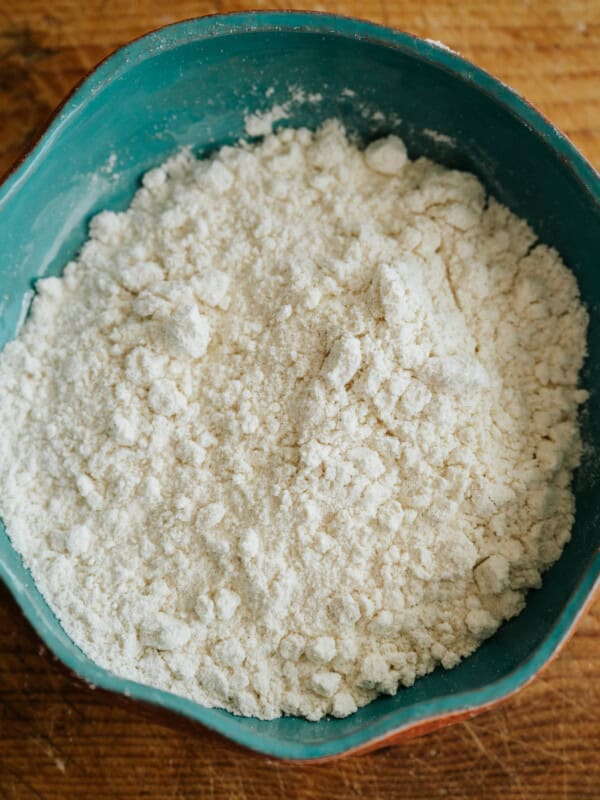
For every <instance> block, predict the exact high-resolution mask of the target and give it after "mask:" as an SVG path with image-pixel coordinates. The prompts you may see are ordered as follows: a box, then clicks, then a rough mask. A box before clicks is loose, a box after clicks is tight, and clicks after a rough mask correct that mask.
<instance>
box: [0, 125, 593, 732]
mask: <svg viewBox="0 0 600 800" xmlns="http://www.w3.org/2000/svg"><path fill="white" fill-rule="evenodd" d="M38 290H39V296H38V298H37V299H36V300H35V302H34V305H33V311H32V314H31V317H30V319H29V320H28V322H27V323H26V325H25V327H24V330H23V331H22V333H21V335H20V336H19V338H18V339H17V340H16V341H15V342H13V343H12V344H10V345H8V346H7V347H6V349H5V351H4V354H3V356H2V359H1V367H0V430H1V436H0V511H1V513H2V516H3V518H4V519H5V521H6V524H7V529H8V531H9V534H10V536H11V539H12V541H13V543H14V545H15V546H16V547H17V548H18V550H19V551H20V552H21V553H22V554H23V556H24V560H25V563H26V564H27V565H28V566H29V568H30V569H31V571H32V574H33V576H34V578H35V580H36V582H37V585H38V586H39V588H40V590H41V591H42V592H43V594H44V595H45V596H46V598H47V599H48V602H49V603H50V605H51V606H52V608H53V609H54V610H55V612H56V614H57V615H58V617H59V618H60V620H61V621H62V624H63V625H64V628H65V630H66V631H67V632H68V634H69V635H70V636H71V637H72V638H73V640H74V641H75V642H76V643H77V644H78V645H79V646H80V647H81V648H82V649H83V650H84V651H85V652H86V653H87V654H88V655H89V656H90V657H91V658H93V659H94V660H95V661H97V662H98V663H99V664H101V665H103V666H105V667H107V668H109V669H111V670H113V671H114V672H116V673H118V674H120V675H123V676H126V677H128V678H131V679H134V680H137V681H141V682H144V683H150V684H153V685H155V686H159V687H161V688H164V689H168V690H170V691H173V692H176V693H178V694H182V695H185V696H187V697H191V698H194V699H195V700H197V701H199V702H200V703H203V704H206V705H211V706H223V707H225V708H228V709H231V710H232V711H234V712H236V713H241V714H247V715H257V716H261V717H265V718H272V717H276V716H278V715H279V714H281V713H282V712H284V713H288V714H300V715H305V716H307V717H308V718H309V719H318V718H319V717H321V716H322V715H323V714H326V713H328V712H331V713H333V714H335V715H337V716H344V715H347V714H349V713H351V712H352V711H353V710H355V709H356V707H357V706H361V705H364V704H365V703H367V702H369V701H370V700H371V699H372V698H374V697H375V696H376V694H377V693H378V692H385V693H390V694H393V693H394V692H395V691H396V690H397V687H398V686H399V685H401V686H402V685H403V686H409V685H411V684H412V683H413V681H414V680H415V678H417V677H418V676H420V675H423V674H425V673H427V672H429V671H431V670H432V669H433V668H434V667H435V666H436V665H437V664H440V663H441V664H442V665H443V666H444V667H446V668H450V667H453V666H454V665H455V664H457V662H458V661H459V660H460V659H461V658H462V657H463V656H466V655H468V654H469V653H471V652H473V650H474V649H475V648H476V647H477V646H478V645H479V644H480V642H481V641H482V640H483V639H485V638H486V637H488V636H490V635H491V634H492V633H493V632H494V631H495V630H496V628H497V627H498V625H499V624H500V623H501V622H502V621H503V620H504V619H507V618H508V617H511V616H513V615H514V614H517V613H518V612H519V611H520V610H521V608H522V607H523V598H524V594H525V592H526V590H527V589H528V588H529V587H532V586H538V585H539V583H540V573H541V572H542V571H543V570H544V569H545V568H546V567H548V565H549V564H551V563H552V562H553V561H555V560H556V559H557V558H558V557H559V555H560V553H561V551H562V548H563V546H564V544H565V542H566V541H567V540H568V538H569V535H570V528H571V524H572V520H573V497H572V494H571V491H570V486H569V484H570V478H571V472H572V470H573V468H574V467H575V466H576V465H577V463H578V460H579V455H580V442H579V434H578V426H577V407H578V404H579V403H581V402H582V401H583V400H584V399H585V392H583V391H581V390H578V389H577V378H578V371H579V369H580V367H581V364H582V360H583V357H584V351H585V330H586V322H587V316H586V312H585V310H584V308H583V307H582V305H581V304H580V302H579V298H578V291H577V286H576V282H575V279H574V277H573V275H572V273H571V272H570V271H569V270H568V269H567V268H566V267H565V266H564V265H563V264H562V262H561V260H560V258H559V256H558V255H557V253H556V252H554V251H553V250H551V249H549V248H547V247H545V246H543V245H535V237H534V234H533V233H532V232H531V230H530V229H529V228H528V226H527V225H526V223H525V222H523V221H522V220H519V219H517V218H516V217H515V216H513V215H512V214H511V213H510V212H509V211H508V210H507V209H506V208H503V207H502V206H500V205H498V204H497V203H495V202H494V201H493V200H490V201H489V202H488V203H487V205H486V201H485V197H484V191H483V189H482V187H481V185H480V183H479V182H478V181H477V180H476V178H474V177H473V176H472V175H469V174H465V173H459V172H452V171H449V170H447V169H444V168H443V167H441V166H439V165H436V164H434V163H432V162H430V161H427V160H425V159H419V160H417V161H413V162H411V161H408V160H407V158H406V151H405V149H404V147H403V145H402V143H401V142H400V140H398V139H395V138H394V137H391V138H389V139H387V140H383V141H380V142H377V143H375V144H373V145H372V146H370V147H369V148H368V149H367V151H366V153H363V152H360V151H359V150H357V149H356V148H355V147H354V146H353V145H351V144H349V143H348V141H347V140H346V138H345V135H344V132H343V130H342V128H341V127H340V126H339V124H337V123H334V122H332V123H328V124H327V125H326V126H325V127H324V128H323V129H322V130H321V131H320V132H318V133H317V134H316V135H315V136H313V135H311V134H310V133H309V132H308V131H306V130H298V131H292V130H286V131H282V132H280V133H279V134H278V135H276V136H273V135H271V136H268V137H267V138H266V139H265V141H264V142H263V143H262V144H260V145H259V146H257V147H252V148H251V147H249V146H241V147H237V148H230V147H227V148H224V149H223V150H221V152H220V153H219V154H218V156H217V157H216V158H214V159H213V160H211V161H196V160H195V159H194V158H193V157H192V156H191V155H189V154H188V153H183V154H180V155H178V156H176V157H175V158H173V159H171V160H170V161H169V162H167V164H166V165H165V166H164V167H162V168H160V169H156V170H153V171H152V172H150V173H148V174H147V175H146V176H145V178H144V188H142V189H141V190H140V191H139V192H138V194H137V195H136V197H135V199H134V201H133V203H132V206H131V208H130V210H129V211H127V212H126V213H122V214H114V213H111V212H105V213H103V214H100V215H99V216H98V217H97V218H96V219H95V220H94V221H93V223H92V226H91V238H90V240H89V241H88V242H87V244H86V245H85V246H84V248H83V250H82V253H81V255H80V257H79V259H78V261H76V262H74V263H71V264H69V265H68V266H67V268H66V270H65V273H64V277H63V278H62V279H57V278H49V279H47V280H43V281H40V283H39V284H38Z"/></svg>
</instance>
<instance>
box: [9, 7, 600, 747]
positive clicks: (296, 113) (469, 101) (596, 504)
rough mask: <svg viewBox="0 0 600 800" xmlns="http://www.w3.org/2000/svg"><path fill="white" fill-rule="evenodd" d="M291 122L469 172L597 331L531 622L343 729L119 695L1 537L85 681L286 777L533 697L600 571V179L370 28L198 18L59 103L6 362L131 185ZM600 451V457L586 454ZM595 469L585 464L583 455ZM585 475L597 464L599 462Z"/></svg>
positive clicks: (118, 684)
mask: <svg viewBox="0 0 600 800" xmlns="http://www.w3.org/2000/svg"><path fill="white" fill-rule="evenodd" d="M274 104H280V105H282V104H285V106H284V110H285V111H286V113H287V116H286V118H285V119H281V120H280V121H279V123H278V124H284V125H294V126H298V125H306V126H309V127H315V126H317V125H319V123H321V122H322V121H323V120H325V119H327V118H329V117H332V116H335V117H338V118H340V119H342V120H343V122H344V123H345V125H346V126H347V129H348V131H349V132H351V133H352V134H355V135H357V137H358V138H359V139H360V140H361V141H363V142H365V141H368V140H369V139H371V138H373V137H376V136H379V135H382V134H384V133H388V132H391V131H394V132H396V133H398V134H399V135H400V136H402V137H403V138H404V140H405V142H406V144H407V146H408V149H409V152H410V154H411V155H413V156H414V155H417V154H423V155H427V156H430V157H432V158H434V159H437V160H439V161H441V162H443V163H444V164H447V165H448V166H451V167H458V168H461V169H468V170H471V171H473V172H475V173H476V174H477V175H478V176H479V177H480V179H481V180H482V181H483V182H484V184H485V186H486V187H487V189H488V190H489V192H491V193H492V194H493V195H495V196H496V197H497V198H498V199H499V200H500V201H501V202H502V203H505V204H506V205H508V206H510V208H512V209H513V211H515V212H516V213H517V214H519V215H520V216H522V217H525V218H526V219H527V220H529V222H530V223H531V224H532V225H533V227H534V228H535V230H536V231H537V233H538V235H539V236H540V238H541V239H542V240H543V241H545V242H547V243H550V244H552V245H554V246H555V247H557V248H558V250H559V251H560V252H561V253H562V255H563V257H564V259H565V260H566V262H567V263H568V264H569V266H570V267H571V268H572V269H573V270H574V272H575V273H576V275H577V279H578V281H579V286H580V288H581V293H582V295H583V298H584V300H585V302H586V303H587V304H588V306H589V309H590V314H591V325H590V330H589V358H588V361H587V365H586V368H585V372H584V379H583V380H584V385H585V386H586V387H587V388H589V389H590V390H591V392H592V394H591V399H590V401H589V403H588V406H587V410H586V412H585V414H584V417H583V424H584V436H585V440H586V442H587V444H588V448H587V452H588V459H587V461H586V463H584V465H583V467H582V468H581V469H580V470H579V473H578V475H577V476H576V479H575V483H574V486H575V492H576V495H577V520H576V523H575V527H574V530H573V537H572V540H571V542H570V543H569V544H568V545H567V547H566V549H565V552H564V555H563V557H562V558H561V559H560V560H559V561H558V563H557V564H555V566H554V567H553V568H552V569H551V570H550V571H549V572H548V573H547V574H546V575H545V577H544V583H543V587H542V588H541V589H540V590H538V591H534V592H531V593H530V595H529V598H528V603H527V607H526V609H525V610H524V611H523V613H522V614H520V615H519V616H518V617H517V618H516V619H513V620H512V621H510V622H509V623H507V624H505V625H504V626H503V627H502V628H501V629H500V630H499V632H498V633H497V634H496V635H495V636H494V637H493V638H491V639H490V640H489V641H487V642H486V643H485V644H484V645H483V646H482V647H481V648H480V649H479V650H478V651H477V653H475V654H474V655H473V656H471V657H470V658H468V659H466V660H465V661H463V663H461V664H460V665H459V666H458V667H456V668H455V669H453V670H451V671H448V672H447V671H444V670H437V671H436V672H434V673H433V674H431V675H429V676H427V677H425V678H421V679H420V680H418V681H417V682H416V683H415V685H414V686H413V687H412V688H410V689H402V690H401V691H400V692H399V693H398V694H397V695H396V696H395V697H386V698H381V699H379V700H376V701H375V702H373V703H371V704H370V705H368V706H366V707H365V708H363V709H361V710H360V711H358V712H357V713H356V714H354V715H352V716H350V717H348V718H347V719H343V720H334V719H325V720H322V721H320V722H318V723H312V722H307V721H305V720H302V719H292V718H285V719H280V720H276V721H272V722H262V721H259V720H255V719H246V718H242V717H235V716H233V715H231V714H229V713H227V712H225V711H221V710H216V709H207V708H203V707H201V706H200V705H198V704H196V703H194V702H191V701H189V700H184V699H182V698H180V697H176V696H174V695H171V694H168V693H166V692H163V691H159V690H157V689H152V688H149V687H147V686H142V685H138V684H136V683H132V682H130V681H126V680H122V679H120V678H118V677H116V676H115V675H112V674H110V673H109V672H107V671H105V670H104V669H101V668H99V667H98V666H96V665H95V664H94V663H92V662H91V661H90V660H89V659H87V658H86V657H85V656H84V655H83V654H82V653H81V652H80V651H79V650H78V648H77V647H76V646H75V645H74V644H73V643H72V642H71V641H70V639H69V638H68V637H67V636H66V635H65V633H64V632H63V631H62V629H61V627H60V625H59V623H58V621H57V619H56V617H55V616H54V614H53V613H52V612H51V611H50V609H49V608H48V606H47V605H46V604H45V602H44V600H43V598H42V597H41V595H40V594H39V593H38V591H37V590H36V588H35V585H34V583H33V581H32V578H31V576H30V574H29V573H28V571H27V570H26V569H24V567H23V565H22V563H21V559H20V557H19V556H18V555H17V553H16V552H15V551H14V550H13V548H12V547H11V544H10V541H9V539H8V537H7V536H6V534H5V532H4V530H2V531H0V575H1V576H2V578H3V579H4V581H5V582H6V584H7V585H8V587H9V588H10V590H11V591H12V593H13V595H14V597H15V599H16V600H17V602H18V603H19V605H20V606H21V608H22V609H23V611H24V613H25V615H26V616H27V618H28V619H29V620H30V622H31V623H32V625H33V626H34V627H35V629H36V630H37V632H38V633H39V635H40V636H41V638H42V639H43V640H44V642H45V643H46V644H47V645H48V646H49V647H50V648H51V650H52V651H53V652H54V653H55V654H56V655H57V656H58V657H59V658H60V659H61V660H62V661H63V662H64V663H65V664H66V665H67V666H68V667H69V668H70V669H71V670H74V671H75V672H76V673H78V674H79V675H80V676H82V677H83V678H84V679H85V680H87V681H88V682H90V683H92V684H95V685H97V686H100V687H103V688H105V689H108V690H111V691H113V692H117V693H121V694H123V695H127V696H129V697H131V698H136V699H137V700H140V701H145V702H147V703H151V704H154V705H155V706H160V707H162V708H163V709H168V710H170V711H172V712H176V714H179V715H183V716H184V717H187V718H189V719H191V720H194V721H197V722H199V723H202V724H203V725H205V726H207V727H208V728H211V729H213V730H215V731H218V732H220V733H221V734H224V735H225V736H227V737H229V738H230V739H232V740H234V741H235V742H238V743H239V744H242V745H245V746H247V747H250V748H253V749H254V750H257V751H260V752H262V753H266V754H269V755H272V756H279V757H282V758H287V759H324V758H331V757H334V756H338V755H341V754H344V753H349V752H355V751H360V750H365V749H369V748H372V747H376V746H379V745H381V744H388V743H389V742H390V741H392V740H397V739H399V738H402V737H404V736H408V735H414V734H415V733H419V732H424V731H426V730H431V729H433V728H435V727H438V726H440V725H443V724H446V723H448V722H451V721H453V720H456V719H458V718H461V717H464V716H469V715H472V714H475V713H477V712H478V711H481V710H482V709H484V708H488V707H490V706H491V705H493V704H495V703H497V702H499V701H500V700H503V699H504V698H506V697H507V696H509V695H510V694H512V693H513V692H515V691H517V690H518V689H519V688H520V687H522V686H523V685H524V684H526V683H527V682H528V681H530V680H531V679H532V678H533V676H534V675H535V674H536V673H537V672H538V671H539V670H540V669H541V668H542V667H543V666H544V665H545V664H546V663H547V662H548V660H549V659H550V658H551V657H552V656H553V655H554V654H555V653H556V651H557V649H558V648H559V647H560V645H561V643H562V642H563V641H564V640H565V638H566V637H567V636H568V634H569V632H570V630H571V629H572V628H573V626H574V624H575V623H576V621H577V619H578V617H579V616H580V615H581V613H582V612H583V609H584V607H585V606H586V604H587V603H588V602H589V601H590V600H591V596H592V593H593V590H594V587H595V586H596V584H597V583H598V576H599V572H600V554H599V553H598V539H599V531H600V491H599V486H600V470H598V468H597V467H596V469H595V470H594V462H593V447H594V444H595V446H596V447H599V446H600V399H599V395H600V392H598V391H597V390H598V388H600V312H599V310H598V309H599V303H600V269H599V267H600V264H599V263H598V256H599V253H600V203H599V197H600V179H599V177H598V175H597V174H596V173H595V172H594V170H593V169H592V167H591V166H590V165H589V164H588V163H587V162H586V161H585V160H584V158H583V157H582V156H581V155H580V154H579V153H578V152H577V151H576V150H575V149H574V148H573V146H572V145H571V144H570V143H569V142H568V141H567V139H565V137H564V136H562V135H561V134H560V133H559V132H558V131H557V130H556V129H555V128H554V127H553V126H552V125H551V124H550V123H549V122H548V121H547V120H545V119H544V118H543V117H542V116H541V115H540V114H539V113H538V112H537V111H535V110H534V109H533V108H532V107H531V106H530V105H528V104H527V103H526V102H525V101H524V100H522V99H521V98H520V97H518V96H517V95H516V94H515V93H514V92H513V91H511V90H510V89H509V88H507V87H506V86H504V85H503V84H501V83H500V82H499V81H497V80H495V79H494V78H492V77H491V76H490V75H488V74H486V73H485V72H483V71H482V70H480V69H478V68H477V67H475V66H473V65H472V64H470V63H468V62H467V61H465V60H464V59H463V58H461V57H460V56H458V55H457V54H455V53H453V52H450V51H449V50H447V49H446V48H444V47H443V46H441V45H439V44H437V43H435V42H428V41H422V40H420V39H416V38H414V37H412V36H408V35H406V34H404V33H399V32H397V31H393V30H389V29H387V28H382V27H379V26H377V25H372V24H369V23H367V22H359V21H356V20H351V19H343V18H340V17H333V16H326V15H316V14H307V13H289V12H283V13H270V12H266V13H247V14H233V15H228V16H215V17H206V18H202V19H194V20H190V21H187V22H182V23H180V24H177V25H172V26H169V27H166V28H163V29H161V30H158V31H156V32H154V33H150V34H149V35H148V36H145V37H143V38H141V39H138V40H137V41H135V42H133V43H132V44H130V45H128V46H126V47H124V48H122V49H121V50H118V51H117V52H116V53H115V54H114V55H112V56H111V57H110V58H108V59H107V60H106V61H104V62H103V63H102V64H101V65H100V66H99V67H98V68H97V69H96V70H95V71H94V72H93V73H92V74H91V75H90V76H89V77H88V78H86V80H85V81H84V82H83V83H82V84H81V85H80V86H79V88H77V90H76V91H75V92H74V93H73V94H72V95H71V96H70V97H69V98H68V100H67V101H66V102H65V104H64V105H63V106H62V108H61V109H60V110H59V112H58V113H57V115H56V116H55V118H54V120H53V121H52V123H51V124H50V125H49V127H48V128H47V130H46V131H45V133H44V134H43V135H42V137H41V139H40V140H39V142H38V143H37V144H36V145H35V147H34V148H33V150H31V152H29V153H28V154H27V155H26V156H25V157H24V159H23V160H22V161H21V162H20V163H19V164H18V165H17V166H16V168H15V169H14V171H13V172H12V173H11V174H10V175H9V177H8V178H7V179H6V181H5V182H4V184H3V186H2V187H1V188H0V240H1V242H2V247H1V248H0V298H1V300H0V303H1V309H0V346H1V345H2V344H3V343H4V342H6V341H7V340H8V339H10V338H12V337H13V336H14V335H15V331H16V329H17V326H18V324H19V322H20V320H22V318H23V315H24V313H25V312H26V309H27V307H28V305H29V302H30V300H31V296H32V285H33V282H34V281H35V279H36V278H37V277H39V276H41V275H47V274H56V273H57V272H59V271H60V268H61V266H62V265H64V264H65V263H66V262H67V261H68V260H69V259H70V258H72V257H73V256H74V255H75V254H76V253H77V250H78V248H79V247H80V246H81V244H82V242H83V241H84V239H85V236H86V226H87V224H88V221H89V219H90V217H91V216H92V215H93V214H95V213H96V212H98V211H100V210H101V209H104V208H110V209H124V208H126V206H127V205H128V203H129V201H130V200H131V197H132V195H133V193H134V191H135V189H136V187H137V185H138V183H139V179H140V176H141V175H142V174H143V173H144V172H145V171H146V170H148V169H149V168H150V167H153V166H155V165H157V164H159V163H160V162H162V161H163V160H164V159H166V158H167V157H168V156H169V155H170V154H172V153H173V152H174V151H175V150H177V148H179V147H181V146H182V145H191V146H192V147H193V148H194V150H195V151H196V152H199V153H203V152H207V151H210V150H211V149H213V148H216V147H218V146H219V145H222V144H225V143H231V142H234V141H235V140H237V139H238V138H239V137H241V136H243V135H244V118H245V117H246V116H247V115H248V114H249V113H253V112H257V111H258V112H261V111H265V110H268V109H269V108H271V107H272V106H273V105H274ZM597 452H600V451H597ZM590 453H591V454H592V456H589V454H590ZM596 463H597V462H596Z"/></svg>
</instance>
